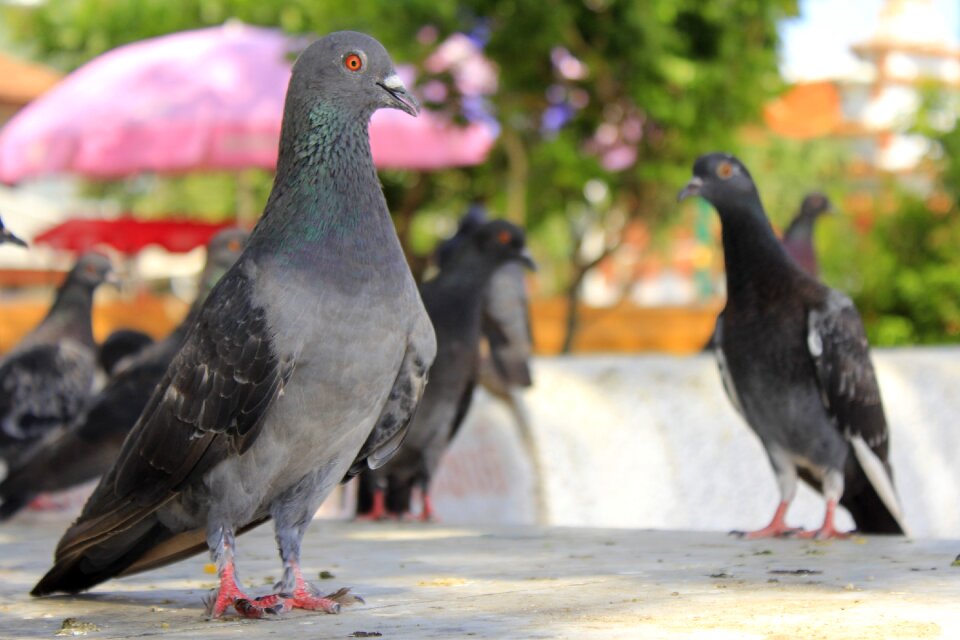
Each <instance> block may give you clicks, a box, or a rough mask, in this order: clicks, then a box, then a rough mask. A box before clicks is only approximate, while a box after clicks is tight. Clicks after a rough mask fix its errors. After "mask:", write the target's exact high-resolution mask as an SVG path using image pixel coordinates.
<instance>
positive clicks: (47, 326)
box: [29, 276, 96, 348]
mask: <svg viewBox="0 0 960 640" xmlns="http://www.w3.org/2000/svg"><path fill="white" fill-rule="evenodd" d="M93 291H94V287H92V286H90V285H87V284H84V283H82V282H77V281H75V280H74V279H73V278H72V277H71V276H67V281H66V282H65V283H64V285H63V286H62V287H60V290H59V291H57V297H56V299H55V300H54V302H53V306H52V307H50V311H49V312H47V315H46V317H45V318H44V319H43V321H42V322H41V323H40V325H39V326H38V327H37V328H36V329H34V330H33V332H32V333H31V334H30V336H29V342H30V344H31V345H34V344H47V343H51V342H56V341H59V340H60V339H63V338H72V339H73V340H76V341H77V342H79V343H81V344H83V345H86V346H89V347H91V348H92V347H94V346H95V344H96V343H95V342H94V341H93V321H92V318H91V315H92V313H93Z"/></svg>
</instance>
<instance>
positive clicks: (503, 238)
mask: <svg viewBox="0 0 960 640" xmlns="http://www.w3.org/2000/svg"><path fill="white" fill-rule="evenodd" d="M512 239H513V238H512V236H511V235H510V232H509V231H507V230H503V231H501V232H500V233H498V234H497V242H499V243H500V244H502V245H508V244H510V240H512Z"/></svg>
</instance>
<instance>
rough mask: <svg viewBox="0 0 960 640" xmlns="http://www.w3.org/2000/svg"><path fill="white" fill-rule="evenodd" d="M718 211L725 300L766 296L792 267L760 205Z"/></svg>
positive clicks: (790, 273)
mask: <svg viewBox="0 0 960 640" xmlns="http://www.w3.org/2000/svg"><path fill="white" fill-rule="evenodd" d="M718 211H719V212H720V219H721V227H722V235H723V256H724V263H725V265H726V276H727V296H728V300H736V299H741V300H743V299H751V298H755V297H765V296H767V295H769V294H770V292H772V291H776V290H778V289H779V288H781V287H782V286H783V284H784V283H785V282H787V281H788V280H789V279H790V278H791V277H792V274H793V272H794V271H795V267H793V266H792V265H791V262H790V258H789V257H788V256H787V254H786V252H785V251H784V249H783V246H782V245H781V244H780V241H779V240H778V239H777V236H776V235H775V234H774V232H773V228H772V227H771V226H770V222H769V220H767V217H766V215H765V214H764V213H763V208H762V206H761V205H760V204H759V202H758V203H756V204H755V206H752V207H749V208H746V207H739V208H737V209H736V210H732V208H730V209H721V208H718Z"/></svg>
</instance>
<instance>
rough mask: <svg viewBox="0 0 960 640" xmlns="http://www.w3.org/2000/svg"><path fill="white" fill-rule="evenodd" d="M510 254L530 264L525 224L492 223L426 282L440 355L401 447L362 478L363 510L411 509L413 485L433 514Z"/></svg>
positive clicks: (373, 513) (378, 513)
mask: <svg viewBox="0 0 960 640" xmlns="http://www.w3.org/2000/svg"><path fill="white" fill-rule="evenodd" d="M510 261H517V262H519V263H522V264H524V265H526V266H527V267H530V268H532V267H533V262H532V261H531V260H530V258H529V256H528V255H527V253H526V251H525V249H524V237H523V231H521V230H520V229H519V228H517V227H516V226H514V225H512V224H510V223H509V222H506V221H504V220H496V221H493V222H488V223H486V224H484V225H483V226H481V227H480V228H479V229H477V230H476V231H475V232H474V233H473V234H472V235H471V236H469V237H467V238H465V239H463V241H462V242H460V243H459V244H458V245H457V246H456V247H455V249H454V250H453V251H452V252H451V254H450V255H449V258H448V259H447V260H446V262H445V264H444V267H443V268H442V269H441V270H440V273H439V274H437V276H436V277H435V278H434V279H432V280H429V281H427V282H425V283H423V285H421V287H420V293H421V295H422V296H423V303H424V305H425V306H426V308H427V313H428V314H430V320H431V321H432V322H433V327H434V329H435V330H436V333H437V358H436V360H435V361H434V363H433V367H432V368H431V369H430V375H429V379H430V384H429V385H428V386H427V390H426V391H425V392H424V394H423V401H422V402H421V403H420V407H419V409H418V410H417V414H416V416H415V417H414V418H413V421H412V422H411V423H410V428H409V429H408V433H407V438H406V440H405V441H404V443H403V446H402V447H400V450H399V451H398V452H397V455H396V456H394V458H393V459H392V460H391V461H390V462H388V463H387V464H385V465H384V466H383V467H381V468H380V469H377V470H375V471H373V470H371V471H367V472H365V473H364V476H363V477H362V478H361V486H362V487H363V489H361V491H363V492H364V493H369V494H372V496H373V498H372V504H371V505H370V507H371V508H370V510H369V511H368V512H367V513H363V514H361V516H362V517H364V518H369V519H379V518H382V517H384V516H385V515H386V512H390V513H392V514H396V515H402V514H405V513H407V512H408V511H409V510H410V495H411V492H412V490H413V489H414V487H418V488H419V489H420V490H421V492H422V497H423V509H422V511H421V517H422V519H424V520H429V519H430V518H431V517H432V513H433V508H432V505H431V502H430V493H429V489H430V480H431V478H432V476H433V473H434V472H435V471H436V468H437V465H438V464H439V463H440V457H441V455H442V454H443V452H444V450H445V449H446V448H447V445H448V444H449V442H450V440H451V439H452V438H453V436H454V434H455V433H456V431H457V429H458V428H459V427H460V424H461V423H462V422H463V419H464V417H465V416H466V413H467V410H468V408H469V406H470V400H471V398H472V396H473V388H474V385H475V382H476V377H477V361H478V358H479V352H478V349H479V342H480V324H481V312H482V308H483V293H484V291H485V289H486V288H487V285H488V284H489V282H490V278H491V277H492V276H493V274H494V272H496V271H497V270H498V269H500V268H501V267H502V266H503V265H504V264H506V263H507V262H510Z"/></svg>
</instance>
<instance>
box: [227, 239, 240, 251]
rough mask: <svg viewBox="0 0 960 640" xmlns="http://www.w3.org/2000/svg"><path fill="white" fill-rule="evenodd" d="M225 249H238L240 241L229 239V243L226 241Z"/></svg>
mask: <svg viewBox="0 0 960 640" xmlns="http://www.w3.org/2000/svg"><path fill="white" fill-rule="evenodd" d="M227 249H229V250H230V251H240V241H239V240H231V241H230V242H229V243H227Z"/></svg>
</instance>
